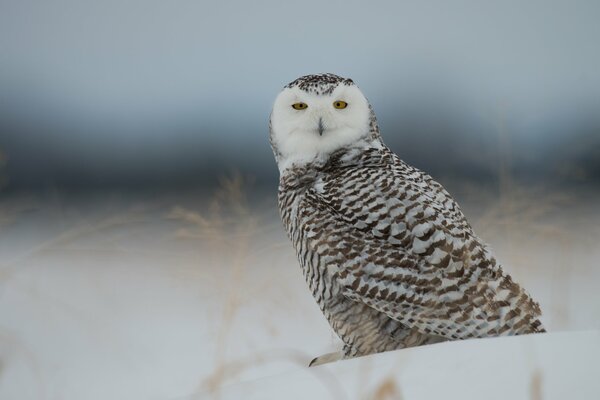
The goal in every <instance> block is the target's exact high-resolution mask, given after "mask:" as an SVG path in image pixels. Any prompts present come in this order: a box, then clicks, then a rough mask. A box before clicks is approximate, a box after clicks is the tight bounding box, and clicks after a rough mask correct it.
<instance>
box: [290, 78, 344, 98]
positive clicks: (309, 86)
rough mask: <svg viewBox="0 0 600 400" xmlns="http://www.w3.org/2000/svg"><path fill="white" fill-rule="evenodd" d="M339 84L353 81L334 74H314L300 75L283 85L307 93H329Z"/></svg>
mask: <svg viewBox="0 0 600 400" xmlns="http://www.w3.org/2000/svg"><path fill="white" fill-rule="evenodd" d="M340 84H342V85H346V86H350V85H354V82H353V81H352V79H348V78H342V77H341V76H338V75H335V74H316V75H305V76H301V77H300V78H298V79H296V80H295V81H292V82H290V83H288V84H287V85H286V86H285V87H286V88H293V87H297V88H298V89H300V90H304V91H305V92H308V93H314V94H318V95H329V94H331V93H332V92H333V90H334V89H335V88H336V87H338V85H340Z"/></svg>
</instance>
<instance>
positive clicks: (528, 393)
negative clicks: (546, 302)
mask: <svg viewBox="0 0 600 400" xmlns="http://www.w3.org/2000/svg"><path fill="white" fill-rule="evenodd" d="M598 357H600V332H599V331H589V332H563V333H548V334H539V335H527V336H521V337H509V338H490V339H478V340H469V341H461V342H449V343H440V344H434V345H429V346H423V347H418V348H411V349H404V350H398V351H393V352H388V353H383V354H377V355H372V356H367V357H363V358H359V359H352V360H346V361H342V362H338V363H334V364H329V365H324V366H320V367H316V368H311V369H310V370H308V369H304V368H298V370H297V371H293V372H287V373H282V374H278V375H273V376H269V377H267V378H264V379H261V380H252V381H247V382H243V383H238V384H235V385H230V386H225V387H223V388H221V389H220V393H219V395H220V396H221V398H222V399H241V398H243V399H283V398H285V399H307V398H312V399H322V398H335V399H372V398H394V399H395V398H405V399H439V398H447V399H482V398H485V399H542V398H543V399H592V398H596V397H597V396H598V393H600V380H598V374H597V373H598V369H597V368H596V367H595V365H596V363H597V360H598ZM386 395H387V396H388V397H386ZM378 396H379V397H378Z"/></svg>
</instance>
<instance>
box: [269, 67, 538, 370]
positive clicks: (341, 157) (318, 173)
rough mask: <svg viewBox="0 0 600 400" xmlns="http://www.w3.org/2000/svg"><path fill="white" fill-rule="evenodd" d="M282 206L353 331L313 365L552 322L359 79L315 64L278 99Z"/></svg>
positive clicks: (313, 277) (316, 280) (341, 332)
mask: <svg viewBox="0 0 600 400" xmlns="http://www.w3.org/2000/svg"><path fill="white" fill-rule="evenodd" d="M270 142H271V146H272V148H273V152H274V154H275V159H276V161H277V165H278V167H279V172H280V181H279V193H278V201H279V211H280V214H281V219H282V221H283V224H284V226H285V229H286V231H287V234H288V236H289V238H290V240H291V241H292V243H293V246H294V248H295V250H296V253H297V256H298V260H299V262H300V265H301V267H302V270H303V273H304V277H305V279H306V281H307V283H308V286H309V288H310V290H311V291H312V294H313V296H314V297H315V299H316V301H317V303H318V305H319V307H320V308H321V311H322V312H323V314H324V315H325V317H326V318H327V321H329V324H330V325H331V327H332V328H333V330H334V331H335V332H336V334H337V335H338V336H339V337H340V339H341V340H342V342H343V343H344V346H343V349H342V351H341V352H339V353H332V354H326V355H324V356H321V357H317V358H315V359H314V360H313V362H312V363H311V365H318V364H322V363H325V362H330V361H335V360H339V359H346V358H352V357H357V356H361V355H366V354H371V353H377V352H382V351H387V350H394V349H401V348H405V347H411V346H419V345H423V344H429V343H436V342H440V341H446V340H459V339H468V338H481V337H487V336H504V335H519V334H526V333H536V332H544V328H543V327H542V324H541V322H540V320H539V319H538V318H539V316H540V315H541V311H540V307H539V305H538V304H537V303H536V302H535V301H533V299H532V298H531V297H530V296H529V294H528V293H527V292H526V291H525V290H524V289H522V288H521V287H520V286H519V285H518V284H517V283H515V282H514V281H513V280H512V278H511V277H510V276H509V275H508V274H506V273H505V272H504V271H503V270H502V268H501V267H500V265H499V264H498V262H497V261H496V259H495V258H494V255H493V254H492V253H491V251H490V250H489V249H488V248H487V247H486V244H485V243H484V242H483V241H482V240H481V239H479V238H478V237H477V235H475V233H474V232H473V229H472V228H471V226H470V225H469V223H468V222H467V220H466V219H465V216H464V215H463V213H462V211H461V210H460V208H459V206H458V204H456V202H455V201H454V200H453V199H452V197H451V196H450V195H449V194H448V192H447V191H446V190H445V189H444V188H443V187H442V185H440V184H439V183H438V182H436V181H435V180H433V179H432V178H431V177H430V176H429V175H427V174H425V173H423V172H421V171H419V170H418V169H416V168H414V167H411V166H410V165H408V164H406V163H405V162H403V161H402V160H400V158H398V156H396V155H395V154H394V153H393V152H392V151H391V150H390V149H389V148H387V147H386V146H385V144H384V143H383V141H382V139H381V136H380V133H379V128H378V126H377V121H376V119H375V114H374V112H373V109H372V108H371V106H370V104H369V102H368V101H367V99H366V98H365V96H364V95H363V94H362V92H361V91H360V90H359V88H358V87H357V86H356V85H355V84H354V82H353V81H352V80H351V79H347V78H342V77H339V76H337V75H333V74H319V75H307V76H303V77H300V78H298V79H296V80H295V81H293V82H291V83H289V84H288V85H287V86H285V87H284V89H283V91H282V92H281V93H280V94H279V95H278V96H277V98H276V100H275V103H274V105H273V111H272V113H271V119H270Z"/></svg>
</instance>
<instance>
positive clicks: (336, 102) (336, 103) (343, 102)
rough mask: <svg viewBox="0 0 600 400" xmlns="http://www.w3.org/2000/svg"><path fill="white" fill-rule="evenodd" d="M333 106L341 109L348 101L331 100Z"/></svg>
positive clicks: (346, 105)
mask: <svg viewBox="0 0 600 400" xmlns="http://www.w3.org/2000/svg"><path fill="white" fill-rule="evenodd" d="M333 106H334V107H335V108H337V109H338V110H341V109H344V108H346V107H348V103H346V102H345V101H341V100H338V101H334V102H333Z"/></svg>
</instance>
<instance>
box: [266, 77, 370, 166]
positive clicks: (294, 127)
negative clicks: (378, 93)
mask: <svg viewBox="0 0 600 400" xmlns="http://www.w3.org/2000/svg"><path fill="white" fill-rule="evenodd" d="M270 131H271V132H270V141H271V146H272V147H273V152H274V153H275V159H276V160H277V164H278V166H279V170H280V171H281V172H283V171H284V170H285V169H286V168H289V167H291V166H293V165H302V164H307V163H311V162H315V161H326V159H327V157H328V156H329V155H330V154H331V153H333V152H335V151H336V150H339V149H341V148H345V147H352V146H356V145H365V144H366V143H368V142H373V141H379V140H380V139H379V130H378V128H377V122H376V120H375V115H374V113H373V111H372V109H371V106H370V105H369V102H368V101H367V99H366V98H365V96H364V95H363V94H362V92H361V91H360V89H359V88H358V87H357V86H356V85H355V84H354V82H353V81H352V80H351V79H347V78H342V77H340V76H337V75H334V74H318V75H306V76H302V77H300V78H298V79H296V80H295V81H293V82H291V83H289V84H288V85H286V86H285V87H284V88H283V90H282V91H281V93H279V95H278V96H277V98H276V99H275V104H274V105H273V111H272V112H271V121H270Z"/></svg>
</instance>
